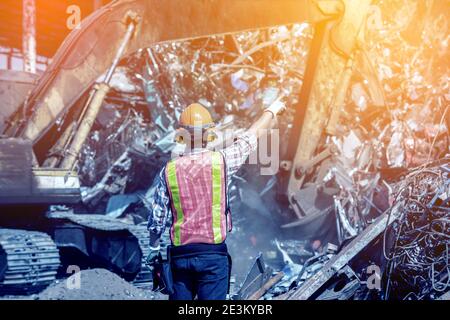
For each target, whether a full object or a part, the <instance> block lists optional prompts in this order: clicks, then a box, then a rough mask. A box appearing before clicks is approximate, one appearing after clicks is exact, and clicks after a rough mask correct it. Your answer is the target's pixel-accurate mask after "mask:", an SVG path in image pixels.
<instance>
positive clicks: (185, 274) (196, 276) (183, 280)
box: [169, 252, 230, 300]
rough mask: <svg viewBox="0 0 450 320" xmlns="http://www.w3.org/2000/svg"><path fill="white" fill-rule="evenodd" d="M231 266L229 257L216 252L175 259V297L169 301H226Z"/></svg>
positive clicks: (173, 264)
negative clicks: (196, 299)
mask: <svg viewBox="0 0 450 320" xmlns="http://www.w3.org/2000/svg"><path fill="white" fill-rule="evenodd" d="M229 263H230V262H229V261H228V255H226V254H219V253H213V252H211V253H199V254H193V255H188V256H181V257H174V258H172V276H173V289H174V294H172V295H170V296H169V300H194V299H195V297H196V296H197V298H198V300H225V299H226V297H227V292H228V281H229V270H230V269H229V267H230V265H229Z"/></svg>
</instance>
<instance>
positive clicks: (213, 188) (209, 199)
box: [147, 101, 285, 300]
mask: <svg viewBox="0 0 450 320" xmlns="http://www.w3.org/2000/svg"><path fill="white" fill-rule="evenodd" d="M284 109H285V105H284V104H283V103H282V102H280V101H276V102H274V103H273V104H272V105H271V106H270V107H269V108H267V109H266V110H265V111H264V113H263V114H262V116H261V117H260V118H259V119H258V120H257V121H256V122H255V123H254V124H253V125H252V126H251V127H250V128H249V129H248V130H247V131H246V132H245V133H244V134H243V135H241V136H240V137H238V138H237V139H235V141H234V142H233V144H232V145H230V146H228V147H226V148H224V149H222V150H220V151H217V152H215V151H211V150H209V149H208V148H207V144H208V142H212V141H213V140H214V139H215V138H216V135H215V133H214V122H213V120H212V117H211V115H210V113H209V111H208V110H207V109H206V108H205V107H203V106H202V105H200V104H198V103H195V104H192V105H190V106H188V107H187V108H186V109H185V110H184V111H183V113H182V114H181V117H180V120H179V125H180V128H179V129H178V131H177V134H176V141H177V142H178V143H184V144H187V148H186V149H187V150H188V152H186V153H185V154H184V155H182V156H180V157H177V158H175V159H172V160H171V161H169V162H168V163H167V165H166V166H165V167H164V168H163V169H162V170H161V172H160V174H159V175H158V176H157V179H158V180H157V181H156V191H155V195H154V196H153V197H152V198H151V199H148V200H149V203H150V205H149V208H150V211H151V212H150V217H149V223H148V229H149V232H150V249H151V252H150V254H149V255H148V257H147V263H148V265H150V266H151V267H156V265H157V264H158V263H157V261H158V257H161V255H160V254H159V251H160V237H161V235H162V234H163V233H164V230H165V227H166V224H167V222H169V223H168V224H170V239H171V242H172V245H171V246H169V249H170V250H168V257H169V258H170V259H169V261H170V262H169V263H168V265H169V269H170V272H171V275H170V280H167V279H166V278H167V277H165V279H163V280H166V281H169V282H171V283H167V282H165V283H164V285H165V286H170V288H169V290H167V288H166V293H168V294H169V299H171V300H193V299H195V297H197V298H198V299H199V300H224V299H226V296H227V292H228V287H229V275H230V274H229V272H230V270H231V259H230V258H229V255H228V250H227V246H226V244H225V239H226V237H227V232H229V231H231V214H230V210H229V206H228V197H227V193H228V190H227V181H228V180H229V179H230V178H231V177H232V176H233V175H234V174H235V173H236V172H237V171H238V170H239V168H240V167H241V166H242V165H243V164H244V163H245V161H246V160H247V158H248V156H249V155H250V154H251V153H252V152H253V151H254V150H256V148H257V140H258V137H259V136H260V135H261V134H263V133H264V132H266V130H264V129H269V128H270V127H271V126H272V123H273V120H274V119H275V118H276V116H277V115H278V114H279V113H280V112H282V111H283V110H284ZM166 265H167V264H166ZM162 271H164V270H162ZM166 271H167V270H166Z"/></svg>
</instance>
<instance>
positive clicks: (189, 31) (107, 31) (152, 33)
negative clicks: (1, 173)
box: [6, 0, 323, 143]
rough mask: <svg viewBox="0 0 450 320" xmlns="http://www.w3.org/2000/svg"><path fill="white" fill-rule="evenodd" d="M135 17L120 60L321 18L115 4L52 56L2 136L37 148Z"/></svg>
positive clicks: (213, 5) (178, 4) (137, 0)
mask: <svg viewBox="0 0 450 320" xmlns="http://www.w3.org/2000/svg"><path fill="white" fill-rule="evenodd" d="M130 13H132V14H134V15H137V16H138V17H139V22H138V23H137V26H136V30H135V33H134V35H133V38H132V39H131V40H130V41H129V43H128V45H127V48H126V50H125V52H124V54H123V56H124V57H125V56H127V55H130V54H132V53H133V52H136V51H137V50H138V49H140V48H146V47H150V46H152V45H154V44H156V43H160V42H164V41H174V40H180V39H189V38H196V37H201V36H207V35H214V34H224V33H231V32H237V31H243V30H247V29H257V28H265V27H270V26H276V25H283V24H291V23H296V22H303V21H306V20H314V19H319V20H320V19H321V18H323V16H322V14H321V12H320V10H318V9H317V7H316V5H315V3H314V2H312V1H307V0H283V1H273V0H234V1H229V0H190V1H184V0H165V1H159V0H117V1H114V2H112V3H110V4H109V5H106V6H104V7H103V8H101V9H100V10H98V11H96V12H94V13H93V14H92V15H91V16H89V17H88V18H86V19H85V20H84V21H83V22H82V24H81V27H80V28H79V29H75V30H74V31H73V32H72V33H71V34H70V35H69V36H68V37H67V38H66V40H65V41H64V43H63V44H62V46H61V47H60V48H59V50H58V51H57V53H56V55H55V57H54V60H53V62H52V64H51V65H50V66H49V68H48V69H47V70H46V72H45V73H44V74H43V76H42V77H41V79H40V80H39V82H38V85H37V87H36V88H35V89H34V90H33V91H32V92H31V94H30V96H29V97H28V99H27V101H26V103H25V105H24V107H23V109H22V110H20V111H19V112H18V113H17V114H16V116H15V118H14V119H13V120H12V121H10V122H11V123H12V125H11V126H10V127H9V128H7V131H6V134H7V135H10V136H11V135H13V136H19V137H22V138H25V139H29V140H31V141H32V142H33V143H36V142H37V141H38V140H39V139H40V138H42V137H43V135H44V134H45V133H46V132H47V131H48V130H49V129H50V128H51V127H52V125H53V124H54V123H55V122H56V120H57V119H58V118H59V117H61V115H62V114H63V113H64V112H67V111H68V110H69V109H70V108H71V107H72V106H73V105H74V103H75V102H76V101H77V100H79V99H80V97H81V96H82V95H83V94H84V93H85V92H86V91H87V90H88V88H90V87H91V86H92V84H93V83H94V82H96V80H97V79H98V78H99V77H100V76H101V75H102V74H104V73H105V72H106V70H107V69H108V68H109V66H110V65H111V63H112V62H113V59H114V57H115V54H116V52H117V50H118V48H119V46H120V44H121V42H122V38H123V37H124V36H125V34H126V31H127V16H128V15H129V14H130Z"/></svg>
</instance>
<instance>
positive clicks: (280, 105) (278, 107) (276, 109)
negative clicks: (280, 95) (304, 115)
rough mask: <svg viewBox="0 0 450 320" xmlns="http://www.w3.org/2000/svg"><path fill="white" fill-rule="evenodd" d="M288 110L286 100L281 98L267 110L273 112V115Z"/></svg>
mask: <svg viewBox="0 0 450 320" xmlns="http://www.w3.org/2000/svg"><path fill="white" fill-rule="evenodd" d="M285 110H286V105H285V104H284V102H281V101H280V100H276V101H275V102H273V103H272V104H271V105H270V106H269V107H268V108H267V109H266V110H265V111H269V112H271V113H272V114H273V117H275V116H277V115H279V114H280V113H283V112H284V111H285Z"/></svg>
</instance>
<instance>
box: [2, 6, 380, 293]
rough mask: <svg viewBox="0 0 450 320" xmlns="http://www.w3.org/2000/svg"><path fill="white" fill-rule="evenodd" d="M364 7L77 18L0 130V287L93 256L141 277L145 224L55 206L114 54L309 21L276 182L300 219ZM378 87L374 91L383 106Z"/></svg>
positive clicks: (35, 284)
mask: <svg viewBox="0 0 450 320" xmlns="http://www.w3.org/2000/svg"><path fill="white" fill-rule="evenodd" d="M370 7H371V1H370V0H340V1H330V0H283V1H273V0H234V1H229V0H190V1H185V0H166V1H159V0H116V1H113V2H111V3H109V4H108V5H106V6H104V7H102V8H101V9H99V10H97V11H96V12H94V13H93V14H91V15H90V16H89V17H87V18H86V19H84V20H83V21H82V23H81V26H80V27H79V28H76V29H74V30H73V31H72V32H71V33H70V34H69V36H68V37H67V38H66V39H65V41H64V42H63V44H62V45H61V47H60V48H59V50H58V51H57V53H56V55H55V56H54V58H53V60H52V62H51V64H50V65H49V67H48V69H47V70H46V71H45V73H44V74H43V75H42V76H41V77H40V78H39V79H37V80H36V82H35V83H36V85H34V86H33V88H32V90H31V91H30V92H29V94H28V95H27V96H26V98H25V101H24V102H23V103H21V104H20V105H18V106H17V107H15V111H14V112H13V113H12V114H11V115H10V116H9V117H8V119H7V121H6V125H5V128H4V130H3V133H2V135H1V139H0V168H1V169H0V294H8V293H15V292H27V293H28V292H33V291H39V290H41V289H42V288H44V287H45V286H47V285H48V284H49V283H51V282H52V281H54V279H55V277H56V276H57V274H58V272H61V266H62V265H64V266H68V265H73V264H75V265H79V266H82V267H92V266H101V267H104V268H107V269H109V270H111V271H113V272H115V273H117V274H119V275H120V276H122V277H124V278H125V279H127V280H129V281H135V282H139V281H146V280H145V279H147V280H148V278H149V273H148V272H147V271H146V270H145V267H144V265H143V258H144V257H145V254H146V250H148V249H147V248H146V245H147V240H146V236H147V233H146V229H145V227H140V226H130V225H127V224H125V223H121V222H119V221H117V220H111V219H108V218H107V217H105V216H101V215H88V216H87V215H82V214H74V213H73V212H70V211H68V210H58V208H59V207H63V208H67V206H69V207H70V206H71V205H74V204H76V203H78V202H79V201H80V180H79V177H78V174H77V172H76V168H77V162H78V161H79V155H80V151H81V149H82V147H83V145H84V144H85V142H86V140H87V138H88V136H89V133H90V131H91V129H92V126H93V124H94V122H95V120H96V118H97V116H98V114H99V113H100V112H101V107H102V103H103V101H104V99H105V96H106V95H107V94H108V92H109V90H110V82H111V78H112V76H113V74H114V72H115V70H116V68H117V66H118V64H119V62H120V61H121V59H123V58H125V57H127V56H130V55H131V54H133V53H135V52H137V51H138V50H139V49H141V48H147V47H151V46H152V45H155V44H157V43H163V42H170V41H175V40H186V39H195V38H200V37H205V36H210V35H218V34H231V33H235V32H239V31H245V30H255V29H262V28H268V27H273V26H279V25H290V24H294V23H302V22H308V23H310V24H312V25H313V26H314V29H315V34H314V38H313V40H312V45H311V51H310V53H309V60H308V65H307V67H306V74H305V76H304V85H303V87H302V89H301V92H300V101H299V103H298V105H295V106H294V108H295V117H294V119H295V120H294V122H295V123H293V124H292V125H293V131H292V134H291V135H290V138H289V139H290V140H289V148H288V150H289V151H288V153H287V155H286V156H285V159H283V161H282V162H281V168H280V169H281V170H280V173H279V176H280V177H279V178H280V181H283V183H281V184H280V187H279V188H280V190H278V191H279V193H282V194H284V195H285V196H286V198H287V199H288V201H289V203H290V206H291V208H292V209H293V210H294V212H295V214H296V215H297V218H298V220H297V221H295V222H294V223H295V224H297V225H300V224H302V223H305V221H306V222H308V219H310V217H309V215H308V210H305V209H304V208H302V206H301V204H299V203H300V201H299V197H301V191H302V186H303V182H304V181H303V180H304V177H305V175H306V173H307V172H308V171H309V170H311V168H313V167H314V165H315V164H317V163H319V162H320V161H322V160H323V159H324V158H326V157H327V155H328V154H329V153H330V151H329V150H328V151H320V152H318V150H317V148H318V145H319V142H320V141H321V139H322V138H323V136H324V135H326V134H333V133H334V132H335V131H336V128H337V126H338V123H339V113H340V110H341V109H342V107H343V104H344V98H345V92H346V91H347V88H348V85H349V81H350V77H351V74H352V68H351V66H352V61H353V60H354V59H355V55H357V54H358V41H359V39H360V37H361V36H362V35H363V34H364V32H362V30H363V29H364V26H365V21H366V20H365V19H366V17H367V15H368V14H369V12H370ZM377 90H378V89H377V88H376V87H375V88H374V89H373V90H372V93H373V99H372V100H373V101H375V102H376V103H379V104H380V105H383V103H384V102H383V101H382V94H380V92H379V90H378V91H377ZM74 257H76V258H74ZM63 271H64V270H63Z"/></svg>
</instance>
